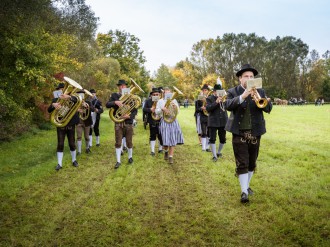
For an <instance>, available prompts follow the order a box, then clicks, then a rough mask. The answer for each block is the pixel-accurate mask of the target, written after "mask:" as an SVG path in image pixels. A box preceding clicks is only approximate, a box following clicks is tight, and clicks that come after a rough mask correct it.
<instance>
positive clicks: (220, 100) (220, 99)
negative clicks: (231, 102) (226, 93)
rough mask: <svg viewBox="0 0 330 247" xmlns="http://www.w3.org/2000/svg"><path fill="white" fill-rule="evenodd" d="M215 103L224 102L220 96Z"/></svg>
mask: <svg viewBox="0 0 330 247" xmlns="http://www.w3.org/2000/svg"><path fill="white" fill-rule="evenodd" d="M215 102H217V103H218V104H219V103H220V102H222V96H219V97H218V98H217V100H216V101H215Z"/></svg>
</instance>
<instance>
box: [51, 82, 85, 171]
mask: <svg viewBox="0 0 330 247" xmlns="http://www.w3.org/2000/svg"><path fill="white" fill-rule="evenodd" d="M64 86H65V85H64V83H59V84H58V86H57V87H56V91H55V92H56V93H55V92H54V98H53V100H52V103H51V105H50V106H49V107H48V112H49V113H51V112H53V111H54V110H55V109H60V108H61V107H62V105H61V103H59V102H58V99H62V100H64V101H71V102H72V103H77V101H78V99H77V98H76V97H75V96H71V95H68V94H63V92H62V90H63V89H64ZM55 94H56V95H55ZM78 122H79V116H78V113H77V112H76V113H75V114H74V115H73V117H72V118H71V119H70V121H69V122H68V123H67V124H66V125H65V126H61V127H57V128H56V131H57V149H56V152H57V166H56V167H55V170H56V171H59V170H60V169H62V160H63V151H64V141H65V136H67V137H68V142H69V147H70V153H71V158H72V165H73V166H75V167H77V166H78V162H77V160H76V144H75V126H76V124H77V123H78Z"/></svg>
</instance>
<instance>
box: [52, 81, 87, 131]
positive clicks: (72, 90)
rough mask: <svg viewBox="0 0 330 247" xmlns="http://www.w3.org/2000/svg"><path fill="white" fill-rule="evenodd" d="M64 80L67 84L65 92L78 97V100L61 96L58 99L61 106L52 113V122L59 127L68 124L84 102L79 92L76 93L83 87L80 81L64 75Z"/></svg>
mask: <svg viewBox="0 0 330 247" xmlns="http://www.w3.org/2000/svg"><path fill="white" fill-rule="evenodd" d="M64 81H65V86H64V88H63V94H67V95H70V96H73V97H76V98H77V102H76V103H74V102H72V101H70V100H65V99H61V98H59V99H58V100H57V103H60V104H61V108H59V109H55V110H54V111H53V112H52V114H51V115H50V119H51V122H52V123H53V124H54V125H56V126H57V127H64V126H66V125H67V124H68V123H69V122H70V120H71V118H72V117H73V116H74V114H75V113H76V112H77V110H78V109H79V107H80V105H81V103H82V98H81V97H80V95H79V94H77V93H76V92H77V91H78V90H81V89H82V87H81V86H80V85H79V83H77V82H76V81H74V80H72V79H70V78H69V77H66V76H64Z"/></svg>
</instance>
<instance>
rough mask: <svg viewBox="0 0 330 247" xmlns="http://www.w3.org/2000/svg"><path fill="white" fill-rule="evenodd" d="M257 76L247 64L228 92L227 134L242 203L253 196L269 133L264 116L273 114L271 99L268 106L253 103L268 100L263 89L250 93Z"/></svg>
mask: <svg viewBox="0 0 330 247" xmlns="http://www.w3.org/2000/svg"><path fill="white" fill-rule="evenodd" d="M257 74H258V71H257V70H256V69H254V68H253V67H252V66H251V65H250V64H245V65H243V66H242V68H241V69H240V70H239V71H238V72H237V73H236V76H237V77H238V80H239V82H240V85H238V86H236V87H234V88H231V89H229V90H228V92H227V100H226V104H225V106H226V109H227V110H228V111H231V115H230V117H229V120H228V122H227V125H226V130H227V131H229V132H231V133H232V134H233V138H232V143H233V150H234V155H235V160H236V175H237V176H238V179H239V183H240V186H241V202H242V203H246V202H248V201H249V198H248V196H249V195H252V194H253V191H252V189H251V188H250V182H251V178H252V175H253V172H254V170H255V168H256V161H257V158H258V154H259V146H260V139H261V135H263V134H265V133H266V127H265V119H264V116H263V112H267V113H270V111H271V110H272V103H271V101H270V99H269V98H268V99H267V101H268V103H267V104H263V106H258V105H257V104H256V102H255V100H254V99H256V97H255V96H256V94H258V97H259V98H260V97H262V98H264V99H266V96H265V91H264V90H263V89H261V88H260V89H254V88H253V89H252V90H247V81H248V80H250V79H253V78H254V77H255V76H256V75H257Z"/></svg>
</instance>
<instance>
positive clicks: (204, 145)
mask: <svg viewBox="0 0 330 247" xmlns="http://www.w3.org/2000/svg"><path fill="white" fill-rule="evenodd" d="M201 140H202V150H203V151H205V150H206V142H207V139H206V138H205V137H202V139H201Z"/></svg>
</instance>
